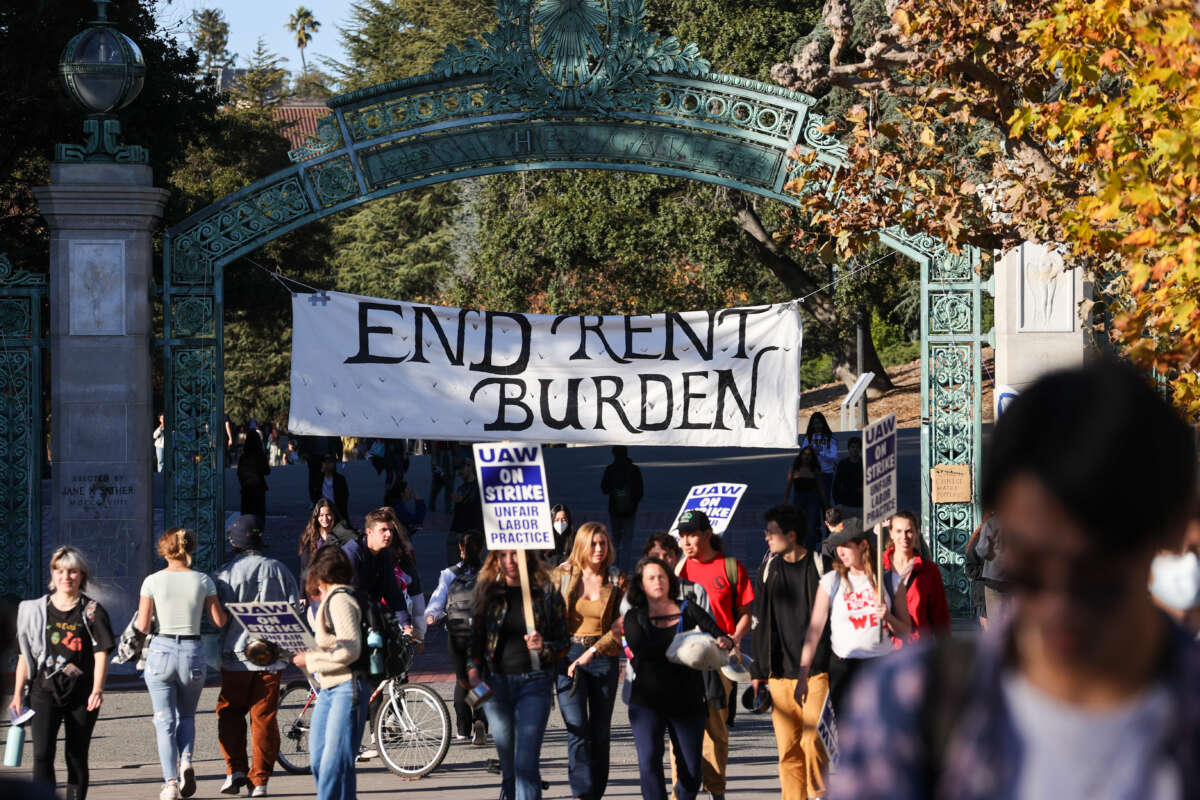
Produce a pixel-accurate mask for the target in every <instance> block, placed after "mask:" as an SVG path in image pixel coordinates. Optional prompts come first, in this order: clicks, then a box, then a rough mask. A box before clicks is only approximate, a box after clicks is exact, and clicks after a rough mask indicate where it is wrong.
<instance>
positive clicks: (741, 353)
mask: <svg viewBox="0 0 1200 800" xmlns="http://www.w3.org/2000/svg"><path fill="white" fill-rule="evenodd" d="M768 311H770V309H769V308H727V309H725V310H724V311H722V312H721V316H720V317H718V318H717V324H720V323H722V322H724V321H725V318H726V317H728V316H731V315H732V316H735V317H737V318H738V346H737V352H736V353H734V355H733V357H734V358H749V357H750V356H748V355H747V354H746V318H747V317H749V316H750V315H751V314H765V313H767V312H768Z"/></svg>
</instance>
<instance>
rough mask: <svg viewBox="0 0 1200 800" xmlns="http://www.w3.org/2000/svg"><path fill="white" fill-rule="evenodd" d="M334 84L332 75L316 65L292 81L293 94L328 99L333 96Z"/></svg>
mask: <svg viewBox="0 0 1200 800" xmlns="http://www.w3.org/2000/svg"><path fill="white" fill-rule="evenodd" d="M334 85H335V84H334V80H333V78H332V77H331V76H330V75H327V74H326V73H324V72H322V71H321V70H319V69H317V68H316V67H314V68H312V69H310V70H307V71H306V72H303V73H302V74H300V75H297V76H296V77H295V79H294V80H293V81H292V96H293V97H311V98H316V99H318V100H328V99H329V98H330V97H333V94H334V92H333V87H334Z"/></svg>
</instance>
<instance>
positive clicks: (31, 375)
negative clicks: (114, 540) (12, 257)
mask: <svg viewBox="0 0 1200 800" xmlns="http://www.w3.org/2000/svg"><path fill="white" fill-rule="evenodd" d="M45 302H46V276H45V275H33V274H31V273H29V272H26V271H25V270H14V269H13V266H12V263H11V262H10V261H9V259H8V256H7V255H3V254H0V595H11V596H14V597H21V598H30V597H35V596H37V595H38V594H41V592H42V582H43V580H45V575H44V573H43V570H42V566H41V562H42V467H43V464H44V461H45V448H44V444H45V441H44V436H43V429H42V420H43V417H42V355H43V349H44V347H45V345H46V342H45V338H44V336H43V320H44V315H43V311H44V309H43V306H44V305H45Z"/></svg>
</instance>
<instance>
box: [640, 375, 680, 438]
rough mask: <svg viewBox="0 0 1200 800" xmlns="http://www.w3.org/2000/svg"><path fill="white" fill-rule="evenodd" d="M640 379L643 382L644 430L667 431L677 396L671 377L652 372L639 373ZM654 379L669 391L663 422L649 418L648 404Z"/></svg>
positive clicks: (642, 427)
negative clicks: (650, 385) (646, 373)
mask: <svg viewBox="0 0 1200 800" xmlns="http://www.w3.org/2000/svg"><path fill="white" fill-rule="evenodd" d="M638 380H640V381H641V383H642V424H641V429H642V430H643V431H665V430H666V429H667V428H668V427H669V426H670V424H671V410H672V409H673V408H674V407H675V397H674V394H673V389H672V386H671V379H670V378H668V377H667V376H666V375H658V374H654V373H651V374H649V375H639V376H638ZM652 381H653V382H654V383H660V384H662V386H663V388H664V389H665V390H666V392H667V399H666V401H665V403H664V405H665V406H666V410H665V412H664V413H663V418H662V421H661V422H650V421H649V420H648V419H647V417H648V416H649V414H648V413H647V412H648V411H649V409H648V405H649V397H650V387H649V384H650V383H651V382H652Z"/></svg>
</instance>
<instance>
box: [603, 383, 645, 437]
mask: <svg viewBox="0 0 1200 800" xmlns="http://www.w3.org/2000/svg"><path fill="white" fill-rule="evenodd" d="M605 381H611V382H612V383H613V384H614V386H615V388H614V389H613V392H612V394H605V393H604V383H605ZM592 382H593V383H594V384H596V425H595V430H598V431H606V430H608V427H607V426H606V425H605V424H604V407H605V406H611V407H612V409H613V411H615V412H617V418H618V419H620V420H621V424H622V425H624V426H625V430H627V431H629V432H630V433H641V431H639V430H638V429H637V428H635V427H633V426H632V425H630V424H629V418H628V417H626V416H625V411H624V410H623V409H622V408H621V401H620V399H619V398H620V397H621V390H622V389H624V388H625V382H624V381H622V380H621V379H620V378H618V377H617V376H616V375H597V376H595V377H593V378H592Z"/></svg>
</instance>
